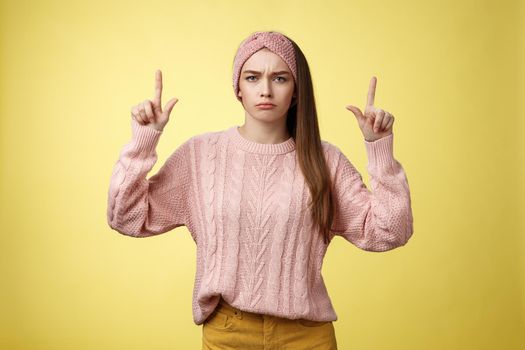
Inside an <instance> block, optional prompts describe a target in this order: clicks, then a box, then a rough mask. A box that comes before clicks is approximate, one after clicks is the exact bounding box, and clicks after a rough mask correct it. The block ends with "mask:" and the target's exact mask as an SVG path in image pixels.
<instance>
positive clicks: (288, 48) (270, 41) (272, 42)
mask: <svg viewBox="0 0 525 350" xmlns="http://www.w3.org/2000/svg"><path fill="white" fill-rule="evenodd" d="M263 47H266V48H268V49H269V50H270V51H272V52H274V53H275V54H277V55H279V56H280V57H281V58H282V59H283V61H284V62H286V64H287V65H288V68H290V70H291V71H292V74H293V77H294V80H295V82H296V83H297V68H296V65H295V50H294V48H293V46H292V42H291V41H290V40H288V39H287V38H286V37H285V36H284V35H282V34H281V33H278V32H273V31H269V32H255V33H253V34H251V35H250V36H249V37H248V38H246V39H244V40H243V42H242V43H241V45H240V46H239V48H238V49H237V53H236V55H235V59H234V60H233V91H234V92H235V97H237V99H238V100H239V101H241V98H240V97H239V96H238V93H239V77H240V75H241V68H242V66H243V65H244V62H246V61H247V60H248V58H250V56H251V55H253V54H254V53H255V52H257V51H259V50H260V49H262V48H263Z"/></svg>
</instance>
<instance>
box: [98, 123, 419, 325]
mask: <svg viewBox="0 0 525 350" xmlns="http://www.w3.org/2000/svg"><path fill="white" fill-rule="evenodd" d="M131 123H132V138H131V141H130V142H129V143H128V144H126V145H125V146H124V147H123V149H122V151H121V152H120V157H119V159H118V161H117V162H116V164H115V166H114V168H113V172H112V175H111V179H110V186H109V191H108V207H107V220H108V223H109V226H110V227H111V228H112V229H114V230H116V231H118V232H120V233H121V234H124V235H127V236H133V237H149V236H153V235H158V234H161V233H165V232H168V231H170V230H172V229H174V228H176V227H178V226H183V225H184V226H186V227H187V229H188V231H189V232H190V234H191V236H192V238H193V240H194V242H195V243H196V260H197V261H196V263H197V266H196V276H195V283H194V288H193V318H194V322H195V324H197V325H200V324H202V323H203V322H204V321H205V319H206V318H207V317H208V316H209V315H210V314H211V313H212V311H213V310H214V309H215V307H216V306H217V304H218V302H219V298H220V296H222V297H223V298H224V299H225V300H226V302H228V303H229V304H230V305H233V306H235V307H237V308H239V309H241V310H245V311H250V312H256V313H264V314H269V315H274V316H279V317H285V318H290V319H297V318H304V319H308V320H314V321H335V320H337V315H336V313H335V310H334V308H333V306H332V303H331V300H330V297H329V295H328V292H327V289H326V287H325V284H324V281H323V277H322V275H321V268H322V262H323V258H324V255H325V253H326V249H327V247H328V246H327V245H326V244H325V243H324V242H323V237H322V235H321V233H320V231H319V229H318V228H317V227H315V226H314V225H313V222H312V219H311V216H310V212H309V211H307V210H306V205H307V203H308V201H309V200H310V198H311V197H310V190H309V188H308V185H307V184H306V182H305V180H304V177H303V175H302V172H301V170H300V167H299V164H298V162H297V161H296V151H295V141H294V139H293V138H289V139H288V140H286V141H284V142H281V143H277V144H262V143H256V142H253V141H250V140H248V139H246V138H244V137H243V136H242V135H241V134H240V133H239V130H238V126H233V127H231V128H228V129H225V130H221V131H214V132H207V133H203V134H200V135H196V136H193V137H191V138H189V139H188V140H186V141H185V142H183V143H182V144H181V145H180V146H179V147H178V148H177V149H176V150H175V151H174V152H173V153H172V154H171V156H170V157H169V158H168V159H167V161H166V162H165V164H164V165H163V166H162V167H161V168H160V170H159V171H158V173H156V174H155V175H153V176H151V177H150V178H149V179H147V178H146V176H147V174H148V173H149V171H150V170H151V169H152V168H153V166H154V164H155V162H156V161H157V153H156V146H157V144H158V141H159V139H160V136H161V134H162V132H161V131H157V130H155V129H152V128H150V127H148V126H144V125H140V124H138V123H137V122H136V121H135V120H131ZM363 142H364V144H365V148H366V152H367V155H368V173H369V175H370V186H371V188H372V191H369V190H368V188H367V187H366V186H365V184H364V183H363V181H362V177H361V175H360V173H359V172H358V171H357V170H356V168H355V167H354V166H353V165H352V164H351V163H350V161H349V160H348V158H347V157H346V156H345V155H344V154H343V153H342V152H341V151H340V149H339V148H338V147H336V146H334V145H332V144H331V143H329V142H327V141H324V140H323V141H322V146H323V150H324V154H325V157H326V159H327V162H328V165H329V169H330V174H331V176H332V178H333V189H334V195H335V199H336V203H337V206H336V211H335V217H334V222H333V226H332V233H331V235H330V241H331V240H332V239H333V238H334V237H335V236H341V237H343V238H344V239H346V240H347V241H349V242H351V243H352V244H354V245H355V246H357V247H359V248H360V249H363V250H367V251H373V252H382V251H387V250H391V249H394V248H396V247H400V246H403V245H404V244H406V242H407V241H408V240H409V238H410V237H411V235H412V232H413V219H412V209H411V201H410V191H409V186H408V181H407V177H406V175H405V172H404V170H403V167H402V166H401V164H400V163H399V162H398V161H397V160H395V159H394V157H393V135H389V136H386V137H383V138H381V139H379V140H376V141H374V142H368V141H366V140H365V141H363Z"/></svg>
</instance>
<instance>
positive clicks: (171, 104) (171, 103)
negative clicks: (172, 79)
mask: <svg viewBox="0 0 525 350" xmlns="http://www.w3.org/2000/svg"><path fill="white" fill-rule="evenodd" d="M178 101H179V99H178V98H176V97H174V98H172V99H171V100H169V101H168V103H166V107H164V112H165V113H166V114H167V115H170V114H171V110H172V109H173V107H174V106H175V104H177V102H178Z"/></svg>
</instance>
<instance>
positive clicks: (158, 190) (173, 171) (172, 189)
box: [107, 70, 192, 237]
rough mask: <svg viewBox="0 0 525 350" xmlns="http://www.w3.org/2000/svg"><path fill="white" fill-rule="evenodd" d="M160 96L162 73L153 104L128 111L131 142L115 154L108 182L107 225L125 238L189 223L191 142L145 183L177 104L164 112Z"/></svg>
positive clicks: (157, 75) (172, 103) (157, 74)
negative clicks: (172, 111)
mask: <svg viewBox="0 0 525 350" xmlns="http://www.w3.org/2000/svg"><path fill="white" fill-rule="evenodd" d="M161 95H162V72H161V71H160V70H157V71H156V72H155V94H154V98H153V100H152V101H151V100H144V101H143V102H142V103H139V104H138V105H136V106H134V107H133V108H132V109H131V117H132V120H131V126H132V134H133V135H132V139H131V141H130V142H129V143H128V144H127V145H125V146H124V148H123V149H122V151H121V152H120V157H119V159H118V161H117V162H116V164H115V166H114V167H113V173H112V175H111V179H110V184H109V191H108V208H107V220H108V224H109V226H110V227H111V228H112V229H114V230H116V231H118V232H120V233H122V234H125V235H128V236H134V237H147V236H153V235H157V234H160V233H164V232H167V231H169V230H171V229H173V228H175V227H178V226H182V225H186V223H187V222H188V221H187V220H188V215H189V214H188V195H189V188H190V185H191V169H190V160H189V159H190V157H189V147H190V142H191V140H192V139H189V140H188V141H186V142H184V143H183V144H182V145H181V146H179V148H177V149H176V150H175V152H173V154H172V155H171V156H170V157H169V159H168V160H167V161H166V163H165V164H164V165H163V166H162V168H161V169H160V170H159V172H158V173H157V174H155V175H154V176H152V177H151V178H150V179H149V180H148V179H146V175H147V174H148V172H149V171H150V170H151V169H152V168H153V165H155V162H156V161H157V153H156V147H157V144H158V142H159V138H160V136H161V134H162V132H163V130H164V127H165V126H166V124H167V123H168V121H169V116H170V113H171V110H172V108H173V107H174V106H175V104H176V103H177V101H178V99H177V98H173V99H171V100H170V101H168V103H167V104H166V106H165V108H164V110H163V109H162V108H161Z"/></svg>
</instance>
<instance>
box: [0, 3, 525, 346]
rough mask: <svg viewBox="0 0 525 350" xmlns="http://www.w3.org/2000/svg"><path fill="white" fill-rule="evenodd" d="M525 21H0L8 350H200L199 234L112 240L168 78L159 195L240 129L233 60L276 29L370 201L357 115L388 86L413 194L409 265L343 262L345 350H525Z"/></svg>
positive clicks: (329, 7)
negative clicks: (159, 82) (207, 137)
mask: <svg viewBox="0 0 525 350" xmlns="http://www.w3.org/2000/svg"><path fill="white" fill-rule="evenodd" d="M520 3H521V4H520ZM520 5H521V7H520ZM524 23H525V6H524V4H523V1H496V0H493V1H474V0H469V1H457V0H439V1H438V0H434V1H416V0H413V1H408V0H400V1H382V2H373V1H368V0H361V1H340V2H335V1H319V2H313V1H310V2H307V3H305V2H304V1H284V2H283V1H263V2H260V1H253V2H248V1H199V2H190V1H185V2H179V1H147V2H135V3H131V2H128V1H113V2H111V1H90V2H86V1H82V2H80V1H77V2H75V1H13V0H12V1H2V2H1V4H0V26H1V27H0V28H1V29H0V33H1V51H0V54H1V60H0V63H1V66H0V67H1V80H0V83H1V86H0V88H1V103H0V122H1V124H0V131H1V134H0V142H1V143H0V145H1V148H0V149H1V158H0V161H1V163H0V164H1V168H0V176H1V177H0V185H1V188H0V189H1V207H0V215H1V217H0V218H1V223H2V228H1V229H0V230H1V235H0V237H1V241H0V246H1V248H2V250H1V255H0V262H1V265H0V266H1V267H0V272H1V283H2V284H1V288H0V348H2V349H79V350H80V349H112V350H116V349H126V350H131V349H200V344H201V327H197V326H195V324H194V323H193V319H192V313H191V296H192V289H193V278H194V276H195V245H194V243H193V241H192V240H191V237H190V235H189V233H188V231H187V230H186V228H185V227H181V228H177V229H175V230H174V231H171V232H169V233H167V234H164V235H160V236H156V237H151V238H147V239H134V238H131V237H126V236H123V235H120V234H119V233H117V232H116V231H113V230H111V229H110V228H109V226H108V225H107V222H106V201H107V188H108V185H109V178H110V175H111V170H112V167H113V165H114V163H115V161H116V160H117V158H118V155H119V152H120V150H121V148H122V147H123V146H124V144H126V143H127V142H128V141H129V139H130V136H131V127H130V109H131V106H132V105H135V104H137V103H139V102H141V101H143V100H144V99H146V98H149V99H151V98H153V92H154V76H155V75H154V74H155V69H157V68H160V69H161V70H162V72H163V76H164V93H163V105H164V104H165V103H166V102H167V101H168V100H169V99H170V98H172V97H174V96H175V97H178V98H179V103H178V104H177V105H176V106H175V108H174V110H173V112H172V115H171V117H170V122H169V124H168V125H167V127H166V129H165V131H164V135H163V137H162V138H161V141H160V143H159V146H158V155H159V160H158V161H157V164H155V167H154V168H153V169H152V172H150V174H149V175H150V176H151V175H152V174H154V173H155V172H156V171H157V170H158V169H159V168H160V166H161V165H162V164H163V163H164V161H165V160H166V158H167V157H168V156H169V155H170V154H171V152H172V151H173V150H174V149H175V148H176V147H177V146H178V145H179V144H180V143H181V142H182V141H184V140H186V139H187V138H189V137H190V136H193V135H195V134H198V133H203V132H207V131H213V130H223V129H225V128H227V127H229V126H232V125H242V123H243V122H244V110H243V109H242V105H241V104H240V103H239V102H238V101H237V100H236V99H235V96H234V94H233V91H232V87H231V65H232V61H233V57H234V54H235V50H236V49H237V46H238V44H239V43H240V41H241V40H242V39H244V38H245V37H246V36H247V35H249V34H250V33H251V32H253V31H256V30H278V31H281V32H283V33H284V34H287V35H289V36H290V37H291V38H292V39H293V40H295V41H296V42H297V43H298V44H299V46H300V47H301V48H302V50H303V52H304V53H305V55H306V57H307V59H308V62H309V65H310V69H311V72H312V76H313V80H314V89H315V95H316V101H317V106H318V112H319V118H320V126H321V137H322V138H323V139H325V140H327V141H329V142H332V143H334V144H336V145H338V146H339V147H340V148H341V149H342V150H343V152H345V154H346V155H347V156H348V158H349V159H351V161H352V162H353V163H354V164H355V165H356V167H357V168H358V169H359V170H360V171H361V173H362V174H363V178H364V180H365V182H366V183H367V185H368V184H369V177H368V173H367V171H366V164H367V159H366V153H365V147H364V144H363V136H362V134H361V132H360V130H359V128H358V126H357V122H356V120H355V117H354V115H353V114H352V113H351V112H350V111H348V110H346V109H345V106H346V105H347V104H355V105H357V106H359V107H360V108H363V106H364V104H365V102H366V94H367V91H368V83H369V80H370V78H371V76H372V75H375V76H377V78H378V83H377V92H376V99H375V101H376V106H378V107H379V108H383V109H385V110H387V111H390V112H391V113H393V114H394V116H395V118H396V119H395V123H394V126H393V130H394V136H395V138H394V140H395V141H394V155H395V157H396V159H398V160H399V161H400V162H401V163H402V165H403V166H404V168H405V170H406V172H407V176H408V180H409V184H410V187H411V193H412V205H413V214H414V230H415V231H414V235H413V237H412V239H411V240H410V242H409V243H408V244H407V245H406V246H404V247H402V248H400V249H396V250H393V251H390V252H386V253H381V254H378V253H370V252H365V251H361V250H359V249H358V248H356V247H355V246H353V245H351V244H350V243H349V242H347V241H345V240H343V239H341V238H340V237H338V238H336V239H335V240H334V241H333V242H332V245H331V246H330V247H329V249H328V253H327V255H326V258H325V263H324V266H323V275H324V278H325V281H326V283H327V287H328V290H329V293H330V295H331V297H332V301H333V304H334V307H335V309H336V312H337V314H338V317H339V319H338V320H337V321H336V322H334V325H335V328H336V334H337V338H338V343H339V348H340V349H361V350H366V349H371V350H375V349H403V350H408V349H418V350H420V349H462V350H464V349H524V348H525V339H524V337H525V336H524V335H523V334H524V333H523V330H524V329H525V320H524V317H525V269H524V265H525V239H524V237H523V233H524V232H525V223H524V219H523V214H524V210H523V209H524V204H525V203H524V198H525V186H524V185H523V180H524V179H525V152H524V150H525V141H524V136H525V134H524V133H523V131H524V129H525V122H524V120H523V119H524V115H525V98H524V97H525V96H524V93H525V86H524V82H525V72H524V70H523V64H522V63H523V62H524V59H525V49H524V47H525V45H524V44H525V36H524V33H525V24H524ZM520 181H521V182H520ZM519 214H521V217H520V216H519Z"/></svg>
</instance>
